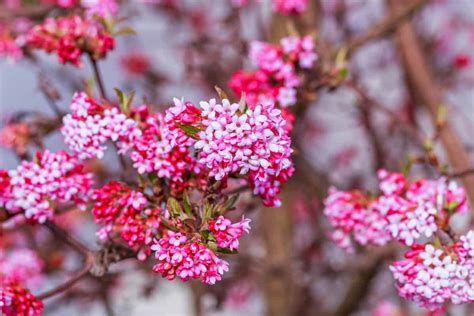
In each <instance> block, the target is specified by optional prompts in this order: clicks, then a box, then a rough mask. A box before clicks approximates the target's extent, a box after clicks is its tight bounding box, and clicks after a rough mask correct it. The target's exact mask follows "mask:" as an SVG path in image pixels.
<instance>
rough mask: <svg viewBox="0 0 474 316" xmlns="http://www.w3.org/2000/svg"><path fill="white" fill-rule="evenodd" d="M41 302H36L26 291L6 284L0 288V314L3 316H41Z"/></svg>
mask: <svg viewBox="0 0 474 316" xmlns="http://www.w3.org/2000/svg"><path fill="white" fill-rule="evenodd" d="M42 310H43V302H41V301H40V300H38V299H37V298H36V297H35V296H34V295H33V294H31V293H30V291H28V289H26V288H24V287H22V286H20V285H17V284H9V283H6V284H4V285H2V286H1V287H0V314H2V315H5V316H18V315H28V316H36V315H41V311H42Z"/></svg>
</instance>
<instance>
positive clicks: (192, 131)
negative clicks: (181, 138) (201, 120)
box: [175, 122, 201, 139]
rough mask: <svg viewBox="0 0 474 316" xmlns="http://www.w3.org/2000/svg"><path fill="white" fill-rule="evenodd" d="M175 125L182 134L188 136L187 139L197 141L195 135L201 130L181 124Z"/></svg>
mask: <svg viewBox="0 0 474 316" xmlns="http://www.w3.org/2000/svg"><path fill="white" fill-rule="evenodd" d="M175 124H176V125H177V126H178V127H179V128H181V129H182V130H183V132H184V133H185V134H186V135H188V136H189V137H192V138H194V139H197V136H196V134H197V133H199V132H200V131H201V130H200V129H199V128H197V127H195V126H192V125H187V124H181V123H178V122H175Z"/></svg>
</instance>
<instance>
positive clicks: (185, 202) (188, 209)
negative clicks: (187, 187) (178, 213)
mask: <svg viewBox="0 0 474 316" xmlns="http://www.w3.org/2000/svg"><path fill="white" fill-rule="evenodd" d="M183 206H184V211H185V212H186V214H188V215H189V217H191V218H193V217H194V215H193V213H192V210H191V203H190V202H189V196H188V192H187V191H184V193H183Z"/></svg>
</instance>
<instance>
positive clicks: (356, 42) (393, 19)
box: [334, 0, 428, 54]
mask: <svg viewBox="0 0 474 316" xmlns="http://www.w3.org/2000/svg"><path fill="white" fill-rule="evenodd" d="M427 1H428V0H413V1H412V2H411V3H410V4H408V5H407V6H406V7H404V8H402V9H398V10H396V11H395V12H393V14H389V15H388V16H386V17H385V18H383V19H382V21H380V22H379V23H376V24H375V25H373V26H372V27H371V28H370V29H368V30H367V31H365V32H363V33H361V34H357V35H355V36H354V37H352V38H350V39H349V40H348V41H347V42H346V43H345V44H343V45H342V47H341V48H346V49H347V52H348V54H350V53H351V52H353V51H354V50H356V49H357V48H359V47H360V46H362V45H364V44H366V43H367V42H370V41H372V40H374V39H377V38H379V37H382V36H384V35H387V34H388V33H390V32H393V31H395V29H396V28H397V27H398V25H399V24H400V23H401V22H403V21H404V20H406V19H408V18H409V17H410V16H411V15H413V14H414V13H415V12H416V11H417V10H419V9H420V8H421V7H422V6H423V5H424V4H425V3H426V2H427ZM341 48H339V49H341ZM339 49H337V50H336V51H335V52H334V54H336V53H337V52H338V51H339Z"/></svg>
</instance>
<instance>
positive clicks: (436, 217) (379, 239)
mask: <svg viewBox="0 0 474 316" xmlns="http://www.w3.org/2000/svg"><path fill="white" fill-rule="evenodd" d="M378 176H379V179H380V191H381V193H382V194H381V195H380V196H379V197H376V198H373V197H369V196H365V195H364V194H362V193H360V192H357V191H355V192H341V191H338V190H336V189H331V191H330V194H329V196H328V198H327V199H326V200H325V210H324V213H325V215H326V216H327V217H328V219H329V221H330V222H331V224H332V225H333V226H334V227H335V228H336V231H335V232H334V233H333V238H334V239H335V240H336V241H337V243H338V244H340V245H341V246H343V247H344V248H346V249H349V250H350V249H351V247H352V243H351V236H352V237H353V239H354V240H355V241H357V242H358V243H359V244H361V245H366V244H368V243H370V244H374V245H383V244H385V243H386V242H388V241H389V240H390V239H391V238H394V239H397V240H399V241H401V242H403V243H404V244H406V245H408V246H411V245H412V244H413V243H414V242H415V240H417V239H418V238H420V237H422V236H424V237H426V238H429V237H431V236H432V235H433V233H434V232H435V231H436V230H438V228H444V227H445V226H446V225H447V224H448V222H449V218H450V216H451V215H452V214H454V213H457V212H463V211H465V210H466V208H467V205H466V196H465V192H464V189H463V188H462V187H458V186H457V184H456V183H455V182H453V181H448V180H447V179H445V178H440V179H437V180H426V179H419V180H416V181H414V182H411V183H410V182H408V181H407V180H406V179H405V177H404V176H403V175H402V174H399V173H389V172H387V171H385V170H380V171H379V173H378Z"/></svg>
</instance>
